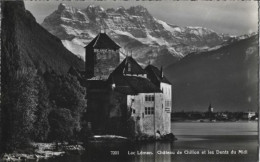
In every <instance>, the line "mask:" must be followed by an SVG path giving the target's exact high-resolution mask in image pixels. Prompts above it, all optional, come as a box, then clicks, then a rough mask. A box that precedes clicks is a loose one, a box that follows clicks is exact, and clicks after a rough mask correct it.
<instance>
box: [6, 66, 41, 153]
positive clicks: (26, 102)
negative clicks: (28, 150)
mask: <svg viewBox="0 0 260 162" xmlns="http://www.w3.org/2000/svg"><path fill="white" fill-rule="evenodd" d="M35 77H36V70H34V69H32V68H20V69H18V70H17V71H16V72H15V73H13V76H11V77H10V83H9V84H8V85H7V86H8V92H6V93H4V95H5V96H4V98H5V100H4V101H5V102H4V104H3V105H2V106H3V110H4V111H3V115H2V117H3V121H5V122H4V123H3V130H4V132H3V137H2V143H3V147H4V151H7V152H11V151H13V150H15V149H16V148H23V147H26V146H28V144H29V141H30V138H29V137H30V134H31V133H32V130H33V123H34V121H35V111H36V107H37V102H38V98H37V95H38V90H37V87H36V84H35Z"/></svg>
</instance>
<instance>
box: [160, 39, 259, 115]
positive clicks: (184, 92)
mask: <svg viewBox="0 0 260 162" xmlns="http://www.w3.org/2000/svg"><path fill="white" fill-rule="evenodd" d="M165 70H166V74H167V76H168V78H169V80H171V81H172V83H173V94H174V100H173V101H174V103H173V104H174V105H173V106H174V108H173V110H175V111H180V110H185V111H191V110H200V111H206V110H207V107H208V105H209V103H210V102H211V103H212V106H213V107H214V111H248V110H253V111H256V110H257V103H258V95H257V91H258V35H254V36H251V37H249V38H246V39H242V40H238V41H235V42H233V43H231V44H229V45H225V46H223V47H220V48H218V49H216V50H212V51H208V52H202V53H193V54H190V55H188V56H187V57H184V58H183V59H182V60H180V61H179V62H177V63H175V64H172V65H170V66H168V67H167V68H166V69H165Z"/></svg>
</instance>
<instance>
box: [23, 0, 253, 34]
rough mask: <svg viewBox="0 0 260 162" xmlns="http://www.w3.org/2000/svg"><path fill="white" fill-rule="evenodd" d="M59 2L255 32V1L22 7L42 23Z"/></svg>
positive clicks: (131, 0) (93, 0)
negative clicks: (139, 11)
mask: <svg viewBox="0 0 260 162" xmlns="http://www.w3.org/2000/svg"><path fill="white" fill-rule="evenodd" d="M60 3H65V4H66V5H68V6H73V7H75V8H80V9H83V8H87V6H88V5H91V4H94V5H100V6H102V7H103V8H105V9H107V8H117V7H120V6H123V7H125V8H129V7H130V6H136V5H142V6H144V7H146V8H147V9H148V11H149V12H150V13H151V14H152V15H153V16H154V17H155V18H157V19H160V20H163V21H165V22H167V23H169V24H173V25H177V26H182V27H185V26H201V27H205V28H209V29H212V30H214V31H216V32H218V33H225V34H230V35H243V34H248V33H251V32H256V31H257V29H258V6H257V1H171V0H162V1H136V0H128V1H123V0H113V1H112V0H103V1H99V0H82V1H80V0H77V1H76V0H71V1H64V0H63V1H62V0H55V1H43V0H38V1H36V0H33V1H29V0H25V7H26V9H27V10H29V11H30V12H31V13H32V14H33V15H34V16H35V18H36V20H37V22H38V23H42V21H43V20H44V18H45V17H46V16H48V15H50V14H51V13H52V12H53V11H55V10H56V9H57V8H58V5H59V4H60Z"/></svg>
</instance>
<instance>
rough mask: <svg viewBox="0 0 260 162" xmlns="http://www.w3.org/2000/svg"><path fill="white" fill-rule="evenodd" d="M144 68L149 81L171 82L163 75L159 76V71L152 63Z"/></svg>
mask: <svg viewBox="0 0 260 162" xmlns="http://www.w3.org/2000/svg"><path fill="white" fill-rule="evenodd" d="M145 70H146V72H147V73H148V75H147V77H148V78H149V79H151V81H156V82H163V83H168V84H171V82H170V81H169V80H168V79H167V78H166V77H165V75H163V76H161V71H160V70H159V69H158V68H157V67H155V66H153V65H148V66H147V67H146V68H145Z"/></svg>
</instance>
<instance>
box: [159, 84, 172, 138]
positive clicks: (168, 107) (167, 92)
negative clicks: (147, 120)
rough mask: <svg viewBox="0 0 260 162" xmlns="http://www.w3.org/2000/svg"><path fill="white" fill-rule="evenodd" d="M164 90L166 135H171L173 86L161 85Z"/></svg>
mask: <svg viewBox="0 0 260 162" xmlns="http://www.w3.org/2000/svg"><path fill="white" fill-rule="evenodd" d="M160 88H161V90H163V100H164V101H163V109H164V111H163V117H164V119H163V120H164V130H165V133H166V134H168V133H171V112H172V86H171V85H170V84H167V83H161V84H160Z"/></svg>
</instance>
